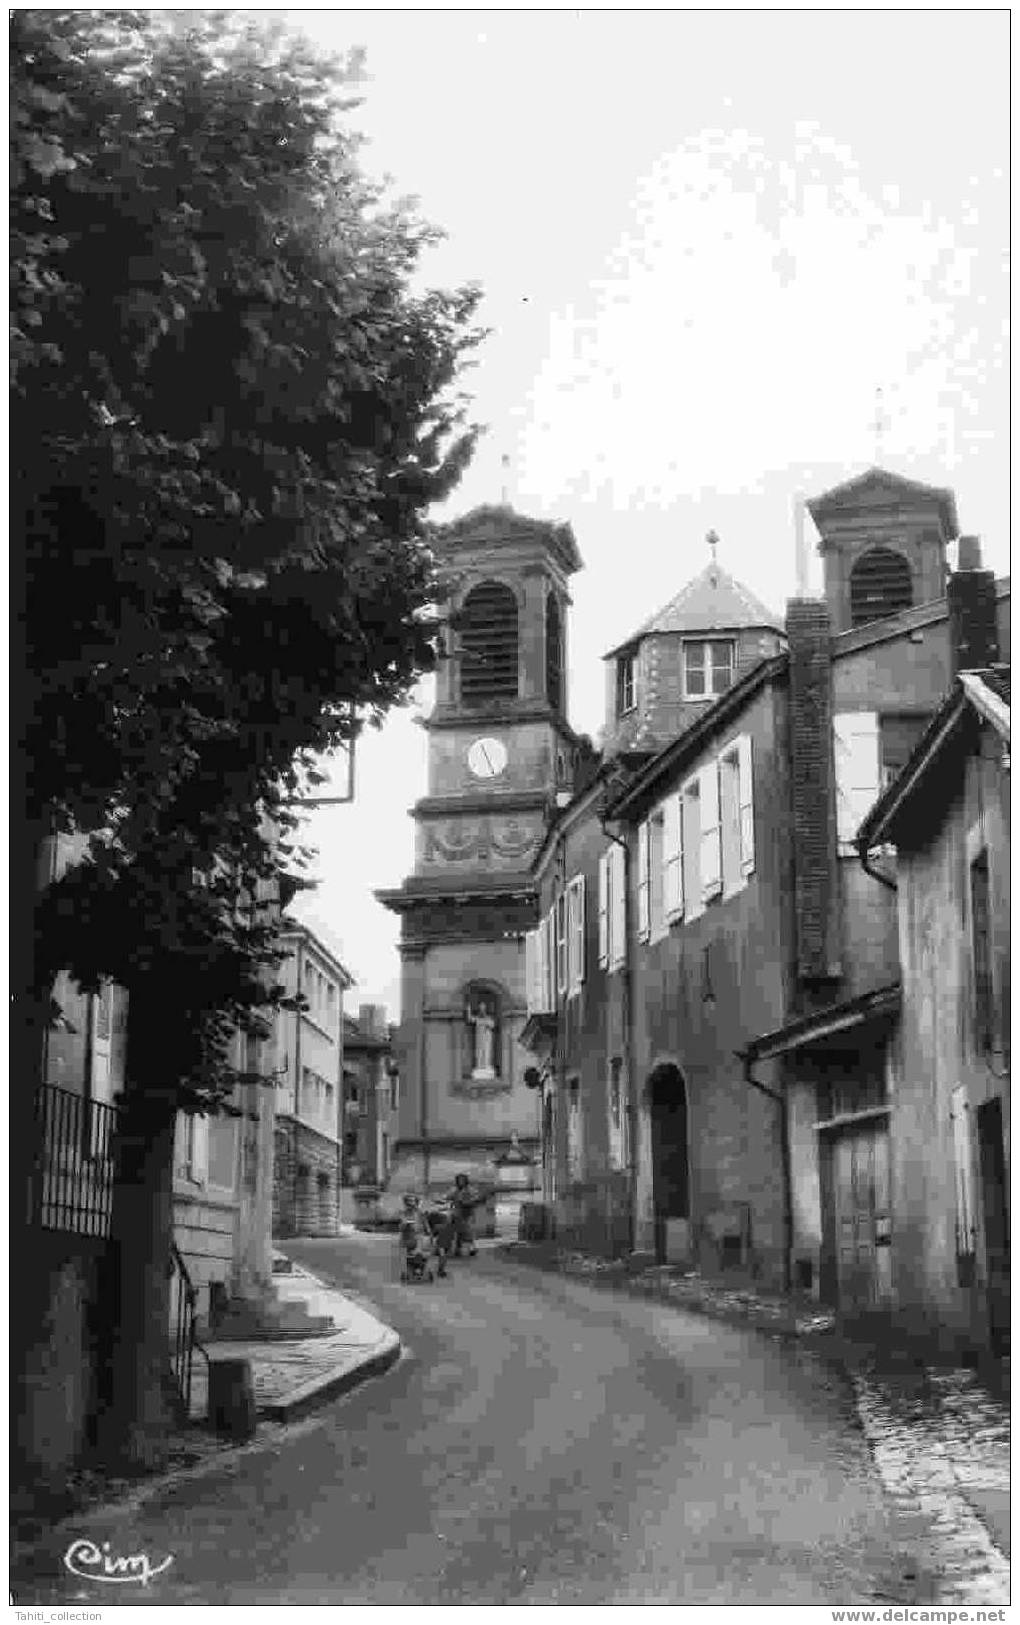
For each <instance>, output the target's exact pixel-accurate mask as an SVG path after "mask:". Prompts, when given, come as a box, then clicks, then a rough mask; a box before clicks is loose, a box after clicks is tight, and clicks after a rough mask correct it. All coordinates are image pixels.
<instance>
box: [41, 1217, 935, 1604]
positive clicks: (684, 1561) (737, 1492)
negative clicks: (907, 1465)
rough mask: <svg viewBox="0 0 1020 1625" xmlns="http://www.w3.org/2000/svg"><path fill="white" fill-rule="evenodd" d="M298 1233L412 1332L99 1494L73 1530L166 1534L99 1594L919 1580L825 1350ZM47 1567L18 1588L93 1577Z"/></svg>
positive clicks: (668, 1587) (459, 1599) (870, 1585)
mask: <svg viewBox="0 0 1020 1625" xmlns="http://www.w3.org/2000/svg"><path fill="white" fill-rule="evenodd" d="M288 1251H290V1252H291V1253H292V1254H293V1256H294V1257H295V1258H296V1259H298V1260H299V1261H300V1262H302V1263H303V1264H305V1265H307V1266H308V1267H310V1268H311V1269H313V1270H314V1271H315V1273H317V1274H319V1275H320V1276H322V1277H323V1278H328V1279H331V1280H333V1281H335V1282H336V1283H337V1284H338V1285H340V1286H341V1287H343V1288H346V1289H349V1290H353V1291H355V1292H356V1293H357V1294H360V1295H361V1296H362V1297H363V1298H364V1299H365V1300H366V1301H367V1302H368V1303H369V1304H370V1305H372V1306H374V1307H375V1308H376V1310H377V1312H379V1313H380V1314H381V1316H382V1318H383V1319H385V1320H387V1321H388V1322H389V1323H390V1324H391V1325H393V1326H395V1327H396V1329H397V1330H398V1331H399V1333H400V1334H401V1337H402V1338H403V1340H404V1342H405V1344H406V1348H407V1353H406V1355H405V1356H404V1357H403V1358H402V1359H401V1361H400V1362H399V1363H398V1364H397V1365H396V1366H395V1367H393V1369H392V1370H391V1371H389V1372H388V1373H386V1374H385V1375H384V1376H381V1377H379V1378H376V1379H373V1380H372V1381H370V1382H368V1383H366V1384H365V1385H363V1386H362V1387H361V1388H359V1389H358V1390H356V1391H354V1392H353V1393H351V1394H349V1395H348V1396H347V1397H346V1398H343V1399H340V1400H337V1401H335V1402H333V1403H331V1404H328V1405H326V1406H325V1407H324V1408H323V1409H322V1410H321V1411H319V1412H317V1413H316V1414H314V1415H313V1416H311V1417H309V1418H306V1419H305V1420H304V1421H303V1422H299V1423H297V1424H294V1425H293V1426H292V1427H290V1428H288V1429H277V1430H266V1431H265V1433H264V1436H263V1437H261V1438H260V1439H259V1440H257V1441H256V1443H255V1444H254V1445H253V1446H249V1447H247V1448H246V1449H245V1450H244V1451H243V1452H241V1453H239V1454H238V1455H236V1456H234V1457H233V1458H232V1459H231V1460H229V1461H227V1462H224V1463H223V1464H219V1463H217V1464H216V1466H215V1467H214V1468H212V1469H211V1470H209V1471H207V1472H206V1473H205V1474H204V1475H203V1476H201V1477H198V1478H188V1479H185V1480H183V1481H181V1482H178V1483H176V1484H174V1485H172V1486H170V1487H169V1488H167V1489H166V1490H165V1491H163V1492H161V1493H160V1494H158V1495H157V1496H156V1497H154V1498H151V1499H148V1500H146V1501H145V1502H144V1503H143V1504H142V1505H140V1506H138V1507H136V1508H134V1509H129V1510H125V1511H120V1512H118V1513H117V1514H115V1515H110V1514H106V1513H104V1514H103V1516H102V1517H101V1518H98V1517H93V1518H92V1519H91V1520H90V1521H89V1522H88V1524H87V1526H84V1527H83V1528H82V1531H81V1533H82V1534H83V1535H87V1536H88V1537H89V1538H91V1539H93V1540H96V1541H98V1542H100V1543H101V1542H102V1541H105V1540H109V1541H110V1542H111V1549H112V1550H115V1551H117V1552H119V1553H140V1552H144V1553H146V1554H148V1556H149V1558H150V1561H151V1562H152V1563H153V1564H156V1563H158V1562H159V1561H160V1560H161V1559H162V1557H163V1556H165V1555H168V1554H172V1555H173V1558H174V1561H173V1563H172V1565H171V1566H170V1567H169V1568H168V1570H167V1571H166V1572H165V1573H164V1574H162V1575H160V1576H159V1577H157V1578H155V1579H153V1580H152V1581H151V1582H150V1584H149V1585H148V1586H147V1587H145V1588H142V1587H140V1586H137V1585H134V1584H131V1585H125V1586H107V1587H105V1589H104V1595H103V1598H102V1601H103V1604H104V1605H106V1606H109V1605H110V1604H112V1603H116V1602H123V1603H128V1602H130V1603H139V1602H143V1603H144V1602H149V1603H153V1604H166V1603H187V1602H192V1603H226V1602H230V1603H235V1604H238V1603H246V1602H249V1603H277V1604H279V1603H296V1604H308V1603H344V1604H348V1605H350V1604H354V1603H376V1604H379V1603H389V1604H410V1603H418V1604H436V1603H442V1602H447V1603H462V1604H463V1603H526V1604H537V1603H559V1604H582V1603H586V1604H597V1603H687V1604H690V1603H715V1604H720V1603H793V1604H796V1603H819V1604H824V1603H828V1604H830V1605H833V1604H834V1605H837V1606H838V1605H841V1604H846V1603H851V1604H852V1603H860V1602H864V1603H868V1602H882V1603H884V1604H886V1605H887V1604H888V1603H890V1602H900V1603H908V1602H913V1601H915V1600H921V1599H923V1596H924V1576H923V1575H922V1574H918V1573H917V1571H916V1565H915V1562H914V1560H913V1558H912V1556H911V1551H910V1541H909V1531H906V1530H905V1529H903V1528H902V1527H900V1526H899V1525H897V1524H896V1523H895V1522H894V1521H891V1515H890V1512H889V1509H888V1506H887V1505H886V1503H885V1502H884V1500H883V1496H882V1491H881V1487H880V1485H879V1483H878V1481H877V1479H876V1476H875V1473H874V1470H873V1468H872V1465H871V1460H870V1457H869V1454H868V1451H867V1447H866V1445H865V1443H864V1441H863V1438H862V1436H861V1433H860V1430H859V1428H858V1426H857V1424H856V1421H855V1417H854V1413H853V1409H852V1405H851V1402H850V1398H849V1394H848V1391H847V1389H846V1387H845V1386H844V1383H843V1380H842V1379H841V1378H840V1377H839V1376H838V1374H836V1373H834V1372H833V1371H831V1370H830V1369H829V1368H828V1367H826V1366H824V1365H823V1364H821V1363H819V1362H818V1361H817V1360H815V1359H814V1358H813V1357H810V1356H808V1355H805V1354H802V1353H798V1352H797V1351H796V1350H795V1349H792V1348H790V1347H789V1346H787V1345H785V1344H783V1343H780V1342H774V1341H772V1340H770V1339H768V1338H766V1337H763V1336H761V1335H760V1334H758V1333H754V1332H749V1331H744V1330H738V1329H732V1328H729V1327H726V1326H722V1325H720V1324H719V1323H718V1322H712V1321H709V1320H706V1319H702V1318H700V1317H698V1316H695V1315H691V1314H687V1313H684V1312H681V1311H678V1310H676V1309H672V1308H669V1307H664V1306H660V1305H658V1304H653V1303H647V1302H644V1301H641V1300H635V1299H631V1298H628V1297H625V1296H623V1295H622V1294H621V1295H615V1294H612V1293H609V1292H604V1291H599V1290H597V1289H596V1288H593V1287H591V1286H589V1285H587V1284H586V1283H584V1282H579V1281H576V1280H569V1279H566V1278H563V1277H560V1276H555V1275H547V1274H544V1273H538V1272H536V1271H534V1270H532V1269H529V1268H527V1267H526V1266H523V1265H515V1264H513V1263H510V1262H508V1261H507V1260H506V1259H505V1258H501V1257H499V1256H497V1255H496V1254H494V1253H493V1252H482V1253H481V1254H480V1255H479V1256H478V1258H476V1259H473V1260H471V1261H463V1262H461V1263H459V1264H455V1265H454V1266H453V1267H452V1274H451V1278H450V1279H449V1281H447V1282H437V1283H436V1284H435V1285H433V1286H426V1285H419V1286H413V1287H406V1286H401V1285H400V1284H399V1283H398V1282H397V1281H396V1279H395V1273H396V1269H395V1261H394V1248H393V1244H392V1242H391V1241H390V1240H389V1238H382V1237H358V1238H351V1239H342V1240H339V1241H318V1242H297V1243H293V1244H289V1245H288ZM54 1568H55V1570H56V1573H55V1576H54V1581H53V1585H52V1586H49V1585H44V1586H43V1587H42V1588H41V1589H38V1590H37V1589H36V1587H35V1586H33V1588H32V1592H33V1595H32V1596H25V1595H24V1593H22V1595H20V1596H19V1598H18V1600H19V1601H22V1600H26V1601H31V1600H38V1601H43V1600H48V1601H51V1602H56V1601H60V1602H69V1601H71V1600H72V1599H75V1600H77V1599H81V1600H84V1596H85V1593H84V1591H83V1589H82V1586H81V1582H75V1581H73V1580H72V1579H71V1578H70V1577H69V1576H64V1577H63V1578H61V1577H60V1576H59V1561H58V1560H56V1554H55V1563H54ZM90 1596H91V1599H92V1600H93V1601H95V1600H96V1597H95V1588H93V1589H92V1591H91V1593H90Z"/></svg>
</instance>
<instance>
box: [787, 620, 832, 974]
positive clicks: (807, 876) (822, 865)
mask: <svg viewBox="0 0 1020 1625" xmlns="http://www.w3.org/2000/svg"><path fill="white" fill-rule="evenodd" d="M786 636H787V639H788V641H789V645H790V745H791V758H792V761H791V769H792V793H793V855H794V856H793V864H794V909H795V915H796V927H797V974H798V976H799V977H800V979H801V981H803V982H818V981H833V980H836V979H838V977H839V976H840V974H841V968H840V963H839V936H840V933H839V919H838V903H839V878H838V875H837V872H836V794H835V784H834V769H833V757H832V652H831V651H832V638H831V631H830V622H829V611H828V608H827V607H826V605H825V604H824V603H822V602H821V601H820V600H818V599H811V598H794V599H792V600H791V601H790V603H789V604H788V605H787V607H786Z"/></svg>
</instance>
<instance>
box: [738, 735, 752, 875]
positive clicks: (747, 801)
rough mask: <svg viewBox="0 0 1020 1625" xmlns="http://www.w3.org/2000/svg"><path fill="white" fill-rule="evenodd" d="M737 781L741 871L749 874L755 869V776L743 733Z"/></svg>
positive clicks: (748, 741) (749, 744)
mask: <svg viewBox="0 0 1020 1625" xmlns="http://www.w3.org/2000/svg"><path fill="white" fill-rule="evenodd" d="M737 783H738V786H739V790H738V795H739V800H740V872H741V874H744V875H749V874H751V873H753V871H754V777H753V773H752V768H751V740H750V736H749V735H748V734H741V735H740V738H739V739H738V740H737Z"/></svg>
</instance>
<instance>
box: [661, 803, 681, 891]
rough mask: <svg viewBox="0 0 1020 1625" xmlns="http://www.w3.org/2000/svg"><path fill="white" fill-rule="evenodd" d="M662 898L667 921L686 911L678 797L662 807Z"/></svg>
mask: <svg viewBox="0 0 1020 1625" xmlns="http://www.w3.org/2000/svg"><path fill="white" fill-rule="evenodd" d="M662 898H663V909H664V911H665V915H666V918H667V920H675V919H678V918H679V916H680V915H681V914H682V913H683V911H684V864H683V827H682V822H681V809H680V797H679V796H678V795H673V796H670V797H669V800H668V801H665V802H663V805H662Z"/></svg>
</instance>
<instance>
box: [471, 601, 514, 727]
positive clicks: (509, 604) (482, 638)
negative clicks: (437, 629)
mask: <svg viewBox="0 0 1020 1625" xmlns="http://www.w3.org/2000/svg"><path fill="white" fill-rule="evenodd" d="M459 619H460V648H461V656H460V694H461V699H462V700H464V701H465V702H466V703H467V704H471V702H472V701H481V700H498V699H515V698H516V696H517V645H518V626H517V599H516V598H515V597H514V595H513V593H512V592H511V590H510V588H509V587H507V586H505V585H504V584H503V583H502V582H501V581H483V582H482V583H481V585H480V586H477V587H473V588H472V589H471V591H470V592H469V593H468V595H467V597H466V598H465V600H464V603H463V605H462V607H461V612H460V617H459Z"/></svg>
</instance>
